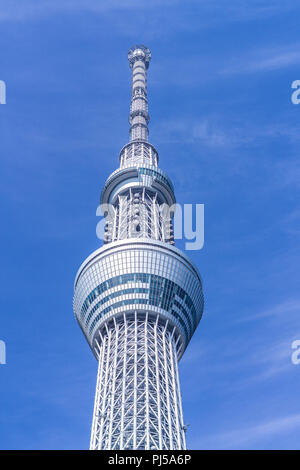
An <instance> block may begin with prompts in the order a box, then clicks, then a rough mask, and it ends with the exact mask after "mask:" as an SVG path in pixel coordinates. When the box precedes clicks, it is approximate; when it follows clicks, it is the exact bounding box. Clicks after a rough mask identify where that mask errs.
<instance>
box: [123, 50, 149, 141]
mask: <svg viewBox="0 0 300 470" xmlns="http://www.w3.org/2000/svg"><path fill="white" fill-rule="evenodd" d="M150 59H151V52H150V50H149V49H148V48H147V47H145V46H142V45H139V46H134V47H132V48H131V49H130V50H129V52H128V60H129V64H130V67H131V69H132V97H131V106H130V115H129V122H130V125H131V127H130V141H135V140H143V141H145V142H147V141H148V122H149V115H148V101H147V69H148V67H149V62H150Z"/></svg>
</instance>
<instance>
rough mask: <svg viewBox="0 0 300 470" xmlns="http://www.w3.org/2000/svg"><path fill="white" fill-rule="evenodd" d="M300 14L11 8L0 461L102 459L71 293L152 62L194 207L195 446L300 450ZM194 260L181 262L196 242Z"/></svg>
mask: <svg viewBox="0 0 300 470" xmlns="http://www.w3.org/2000/svg"><path fill="white" fill-rule="evenodd" d="M299 14H300V6H299V4H298V5H297V2H295V1H290V0H286V1H285V2H282V0H280V1H270V0H262V1H249V0H248V1H237V0H232V1H230V2H227V1H221V0H209V1H208V0H206V1H201V0H198V1H191V0H190V1H188V0H187V1H185V2H183V1H180V0H178V1H177V0H173V1H169V0H164V1H158V0H151V1H148V0H147V1H144V0H140V1H138V2H137V1H135V2H134V1H129V0H110V1H102V0H101V1H100V0H72V1H68V0H49V1H46V0H39V1H36V0H26V1H20V0H15V1H9V0H2V2H1V6H0V28H1V34H0V50H1V54H0V79H1V80H4V81H5V82H6V86H7V104H6V105H2V106H0V142H1V147H0V174H1V185H0V191H1V232H0V237H1V240H0V246H1V269H0V275H1V296H0V312H1V313H0V339H1V340H4V341H5V342H6V348H7V364H6V365H0V448H1V449H86V448H88V446H89V438H90V427H91V420H92V411H93V399H94V392H95V384H96V369H97V364H96V361H95V359H94V357H93V355H92V353H91V351H90V349H89V347H88V344H87V342H86V340H85V338H84V336H83V334H82V332H81V330H80V328H79V327H78V325H77V323H76V321H75V318H74V315H73V312H72V295H73V281H74V277H75V274H76V271H77V269H78V267H79V266H80V264H81V262H82V261H83V260H84V259H85V258H86V257H87V256H88V255H89V254H90V253H91V252H92V251H93V250H95V249H97V248H98V247H99V246H100V245H101V242H100V240H98V239H97V238H96V224H97V222H98V221H99V218H97V217H96V208H97V205H98V202H99V195H100V191H101V189H102V187H103V184H104V182H105V180H106V178H107V176H108V175H109V174H110V173H111V172H112V171H114V170H115V169H116V168H117V166H118V154H119V151H120V149H121V147H122V146H123V145H124V144H125V143H126V142H127V141H128V129H129V125H128V113H129V103H130V80H131V74H130V69H129V65H128V61H127V51H128V49H129V48H130V47H131V46H132V45H134V44H136V43H142V44H146V45H147V46H148V47H149V48H150V49H151V51H152V62H151V64H150V68H149V73H148V85H149V86H148V93H149V94H148V97H149V111H150V116H151V122H150V126H149V127H150V139H149V140H150V142H151V143H153V144H154V145H155V146H156V147H157V149H158V151H159V154H160V167H161V168H162V169H163V170H165V171H166V172H167V173H168V175H169V176H170V177H171V178H172V180H173V183H174V186H175V191H176V197H177V201H178V202H181V203H203V204H205V245H204V248H203V249H202V250H200V251H197V252H196V251H190V252H188V255H189V256H190V257H191V258H192V260H193V261H194V262H195V264H196V265H197V267H198V269H199V271H200V273H201V275H202V278H203V284H204V295H205V310H204V314H203V318H202V321H201V323H200V325H199V327H198V329H197V331H196V333H195V335H194V337H193V339H192V341H191V343H190V345H189V347H188V349H187V351H186V353H185V355H184V357H183V359H182V361H181V363H180V374H181V386H182V395H183V407H184V417H185V422H186V423H187V424H189V427H188V431H187V443H188V448H190V449H300V403H299V387H300V364H299V365H298V366H297V365H293V364H292V362H291V353H292V349H291V343H292V341H294V340H295V339H300V316H299V312H300V292H299V279H300V272H299V271H300V244H299V240H300V206H299V192H300V161H299V144H300V105H299V106H296V105H293V104H292V102H291V93H292V90H291V83H292V81H294V80H296V79H300V38H299ZM177 246H179V247H182V246H183V245H182V243H181V242H180V243H179V244H177Z"/></svg>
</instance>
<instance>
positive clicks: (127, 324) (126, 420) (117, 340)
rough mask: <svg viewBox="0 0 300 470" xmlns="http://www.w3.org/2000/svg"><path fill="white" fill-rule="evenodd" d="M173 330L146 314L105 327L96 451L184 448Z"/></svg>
mask: <svg viewBox="0 0 300 470" xmlns="http://www.w3.org/2000/svg"><path fill="white" fill-rule="evenodd" d="M174 333H175V328H174V327H173V328H170V327H168V322H166V321H164V320H163V319H161V318H160V317H159V316H157V317H156V318H155V317H154V316H153V315H152V316H151V315H149V314H148V313H147V312H146V313H145V314H142V315H141V314H138V313H137V312H132V313H131V314H123V315H121V316H120V317H119V318H118V319H115V318H114V319H113V320H111V321H110V322H108V323H106V324H105V325H103V327H102V331H100V337H101V338H102V340H101V341H100V343H101V344H100V345H99V352H98V357H99V366H98V375H97V386H96V395H95V405H94V415H93V424H92V435H91V443H90V449H91V450H108V449H111V450H126V449H137V450H149V449H155V450H157V449H161V450H164V449H171V450H172V449H178V450H182V449H185V432H184V424H183V416H182V406H181V395H180V386H179V378H178V365H177V363H178V357H177V348H176V346H177V344H176V343H177V342H178V338H177V340H176V337H175V334H174Z"/></svg>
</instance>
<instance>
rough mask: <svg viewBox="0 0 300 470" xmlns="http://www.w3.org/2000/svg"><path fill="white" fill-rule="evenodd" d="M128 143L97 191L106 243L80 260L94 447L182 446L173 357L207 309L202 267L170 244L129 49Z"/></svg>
mask: <svg viewBox="0 0 300 470" xmlns="http://www.w3.org/2000/svg"><path fill="white" fill-rule="evenodd" d="M128 59H129V63H130V67H131V69H132V99H131V107H130V117H129V121H130V124H131V127H130V142H129V143H128V144H127V145H125V147H123V149H122V150H121V152H120V167H119V169H117V170H116V171H114V172H113V173H112V174H111V175H110V176H109V178H108V179H107V181H106V183H105V186H104V188H103V191H102V193H101V204H102V207H105V216H106V227H105V234H104V245H103V247H102V248H100V249H98V250H96V251H95V252H94V253H92V254H91V255H90V256H89V257H88V258H87V259H86V260H85V261H84V263H83V264H82V265H81V267H80V268H79V271H78V273H77V275H76V279H75V287H74V300H73V306H74V312H75V315H76V318H77V320H78V322H79V325H80V326H81V328H82V330H83V332H84V334H85V336H86V338H87V340H88V342H89V344H90V347H91V349H92V351H93V353H94V354H95V357H96V358H97V360H98V361H99V366H98V375H97V385H96V396H95V405H94V414H93V424H92V435H91V444H90V448H91V449H118V450H119V449H121V450H122V449H185V446H186V444H185V429H186V428H185V425H184V422H183V415H182V405H181V394H180V383H179V375H178V361H179V360H180V358H181V356H182V354H183V352H184V350H185V348H186V346H187V344H188V342H189V341H190V339H191V337H192V335H193V333H194V331H195V329H196V327H197V325H198V323H199V321H200V319H201V316H202V312H203V293H202V284H201V279H200V276H199V273H198V271H197V269H196V268H195V266H194V265H193V264H192V263H191V262H190V261H189V259H188V258H187V257H186V255H185V254H184V253H183V252H182V251H180V250H178V249H177V248H175V246H174V236H173V215H174V213H173V207H174V204H175V196H174V191H173V185H172V182H171V181H170V179H169V178H168V176H167V175H166V174H165V173H164V172H163V171H162V170H160V169H159V168H158V153H157V150H156V149H155V147H154V146H153V145H151V144H150V143H149V142H148V122H149V115H148V101H147V77H146V75H147V69H148V66H149V62H150V59H151V53H150V51H149V49H148V48H146V47H145V46H134V47H133V48H131V49H130V51H129V53H128Z"/></svg>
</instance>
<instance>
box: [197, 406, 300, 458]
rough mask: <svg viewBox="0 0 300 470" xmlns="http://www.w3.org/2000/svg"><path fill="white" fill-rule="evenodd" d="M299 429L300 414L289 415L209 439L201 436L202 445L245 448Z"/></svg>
mask: <svg viewBox="0 0 300 470" xmlns="http://www.w3.org/2000/svg"><path fill="white" fill-rule="evenodd" d="M297 428H300V413H298V414H291V415H287V416H284V417H281V418H278V419H274V420H269V421H265V422H261V423H259V424H257V425H254V426H247V427H245V428H241V429H236V430H234V431H229V432H225V433H222V434H216V435H212V436H208V438H207V439H203V436H201V444H202V446H203V445H207V446H212V445H213V446H214V447H215V448H231V449H232V448H243V447H244V446H248V445H250V444H252V443H258V442H259V441H261V440H262V439H264V440H265V439H266V438H269V437H272V436H274V435H275V434H282V433H286V432H288V431H292V430H293V429H297Z"/></svg>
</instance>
